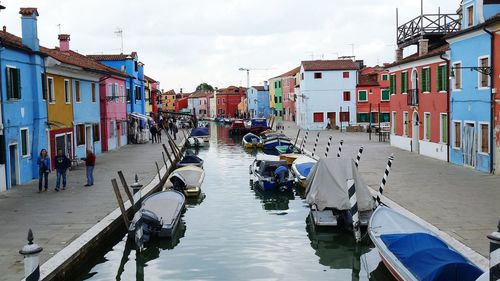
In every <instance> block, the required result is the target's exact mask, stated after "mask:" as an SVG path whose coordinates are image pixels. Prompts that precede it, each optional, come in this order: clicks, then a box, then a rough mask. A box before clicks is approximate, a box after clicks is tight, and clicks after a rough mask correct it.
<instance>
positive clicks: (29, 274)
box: [19, 228, 43, 281]
mask: <svg viewBox="0 0 500 281" xmlns="http://www.w3.org/2000/svg"><path fill="white" fill-rule="evenodd" d="M33 238H34V237H33V231H31V228H30V229H29V230H28V245H24V247H23V248H22V249H21V250H20V251H19V253H20V254H21V255H23V256H24V277H25V280H26V281H38V280H40V264H39V258H38V254H40V252H42V250H43V248H42V247H40V246H38V245H37V244H33Z"/></svg>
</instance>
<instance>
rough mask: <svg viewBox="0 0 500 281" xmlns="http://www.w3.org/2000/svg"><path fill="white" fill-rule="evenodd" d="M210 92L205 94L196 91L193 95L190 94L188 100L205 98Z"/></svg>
mask: <svg viewBox="0 0 500 281" xmlns="http://www.w3.org/2000/svg"><path fill="white" fill-rule="evenodd" d="M209 93H210V92H207V91H196V92H194V93H192V94H191V95H190V96H189V98H190V99H196V98H205V97H206V96H207V94H209Z"/></svg>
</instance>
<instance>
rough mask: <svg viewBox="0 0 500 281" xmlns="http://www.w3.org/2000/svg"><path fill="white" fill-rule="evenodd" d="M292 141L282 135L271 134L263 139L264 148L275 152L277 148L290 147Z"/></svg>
mask: <svg viewBox="0 0 500 281" xmlns="http://www.w3.org/2000/svg"><path fill="white" fill-rule="evenodd" d="M291 144H292V140H291V139H290V138H289V137H287V136H286V135H284V134H280V133H269V134H266V135H264V136H263V137H262V147H263V148H264V149H268V150H273V149H276V147H277V146H281V145H284V146H290V145H291Z"/></svg>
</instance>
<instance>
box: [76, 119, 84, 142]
mask: <svg viewBox="0 0 500 281" xmlns="http://www.w3.org/2000/svg"><path fill="white" fill-rule="evenodd" d="M76 145H85V125H84V124H79V125H76Z"/></svg>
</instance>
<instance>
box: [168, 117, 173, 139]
mask: <svg viewBox="0 0 500 281" xmlns="http://www.w3.org/2000/svg"><path fill="white" fill-rule="evenodd" d="M168 130H169V131H170V134H171V135H172V134H173V133H174V121H173V120H172V118H170V119H168Z"/></svg>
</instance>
